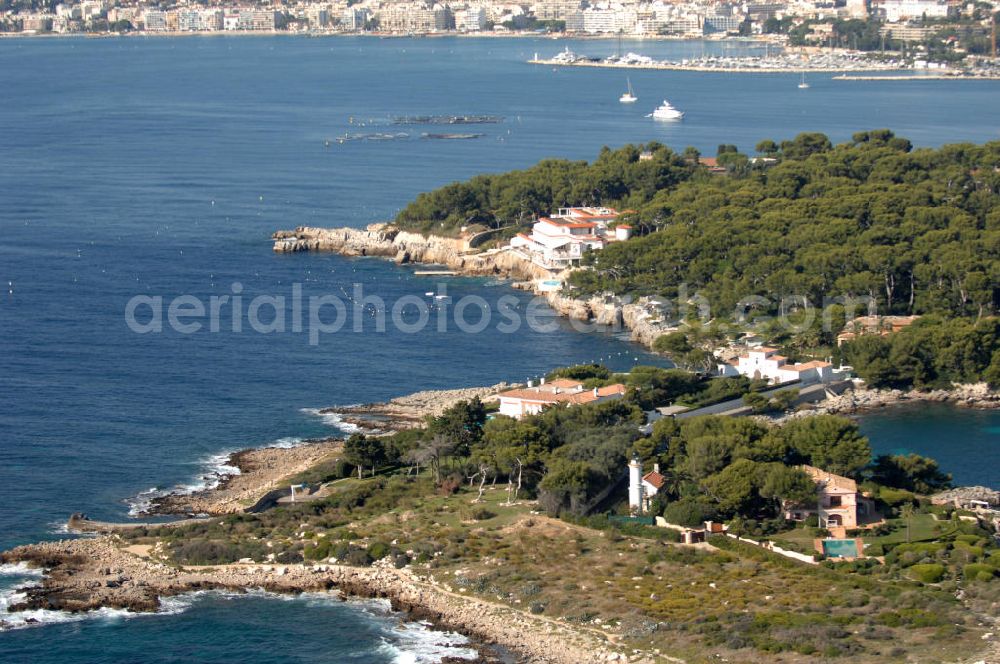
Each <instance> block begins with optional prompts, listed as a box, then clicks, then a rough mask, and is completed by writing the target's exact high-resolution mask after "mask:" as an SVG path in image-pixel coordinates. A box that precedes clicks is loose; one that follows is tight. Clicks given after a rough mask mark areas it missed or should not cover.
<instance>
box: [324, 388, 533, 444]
mask: <svg viewBox="0 0 1000 664" xmlns="http://www.w3.org/2000/svg"><path fill="white" fill-rule="evenodd" d="M512 387H514V386H513V385H510V384H508V383H497V384H496V385H491V386H489V387H463V388H458V389H454V390H424V391H422V392H415V393H413V394H408V395H406V396H403V397H396V398H395V399H391V400H389V401H387V402H384V403H369V404H362V405H360V406H332V407H330V408H323V409H322V410H320V413H322V414H326V415H337V416H339V417H340V418H341V421H342V422H345V423H347V424H353V425H354V426H357V427H360V428H361V429H364V430H365V431H370V432H373V433H378V432H386V431H400V430H402V429H410V428H413V427H414V426H420V425H421V424H423V422H424V420H425V419H426V418H427V416H432V417H436V416H438V415H440V414H441V413H443V412H444V411H445V410H447V409H448V408H450V407H451V406H453V405H455V404H457V403H458V402H460V401H471V400H472V399H475V398H479V399H481V400H482V401H496V400H497V394H498V393H500V392H503V391H504V390H509V389H511V388H512Z"/></svg>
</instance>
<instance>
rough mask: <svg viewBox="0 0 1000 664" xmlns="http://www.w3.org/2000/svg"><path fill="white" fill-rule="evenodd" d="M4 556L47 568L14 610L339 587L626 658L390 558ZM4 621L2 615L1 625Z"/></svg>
mask: <svg viewBox="0 0 1000 664" xmlns="http://www.w3.org/2000/svg"><path fill="white" fill-rule="evenodd" d="M0 563H3V564H12V565H17V564H27V565H28V566H30V567H32V568H35V569H44V570H45V571H44V574H43V576H42V578H41V579H40V582H38V581H37V580H36V584H33V585H29V586H26V587H25V588H22V589H21V591H20V593H19V594H18V598H17V599H16V601H15V602H14V603H13V604H12V605H11V606H10V607H9V608H8V610H9V611H10V612H13V613H15V614H16V613H19V612H26V611H27V612H31V611H38V610H48V611H53V610H54V611H66V612H72V613H77V614H78V613H82V612H91V611H104V610H107V609H124V610H127V611H132V612H151V611H157V610H158V609H160V607H161V598H165V597H171V596H176V595H181V594H184V593H190V592H194V591H202V590H228V591H236V592H245V591H250V590H255V589H263V590H266V591H269V592H276V593H295V594H298V593H302V592H317V591H332V590H335V591H338V592H339V593H340V594H341V596H344V597H346V596H355V597H378V598H386V599H388V600H389V601H390V602H391V604H392V608H393V609H395V610H398V611H405V612H407V613H408V614H410V615H411V616H413V617H415V618H417V619H423V620H429V621H431V622H432V623H433V624H435V625H436V626H437V627H439V628H443V629H447V630H452V631H456V632H460V633H462V634H466V635H469V636H472V637H475V638H478V639H482V640H483V641H485V642H487V643H493V644H497V645H499V646H502V647H504V648H507V649H509V650H510V651H512V652H515V653H518V654H519V655H520V656H522V658H523V661H528V662H551V663H552V664H578V663H579V662H597V661H615V660H621V661H626V659H627V657H626V655H624V654H621V653H619V652H617V651H616V649H615V648H614V647H613V644H611V643H610V642H609V641H607V640H606V638H605V637H604V635H603V633H601V632H599V631H597V630H594V629H588V628H577V627H570V626H568V625H566V624H564V623H560V622H556V621H554V620H552V619H548V618H544V617H540V616H534V615H531V614H529V613H527V612H524V611H520V610H517V609H514V608H511V607H508V606H505V605H502V604H497V603H493V602H488V601H485V600H480V599H474V598H469V597H465V596H462V595H460V594H458V593H454V592H451V591H450V590H447V589H446V588H443V587H441V586H440V585H439V584H437V583H435V582H434V581H432V580H429V579H427V578H424V577H421V576H420V575H418V574H417V573H415V572H414V571H412V570H410V569H407V568H404V569H396V568H395V567H393V566H392V565H391V564H376V565H373V566H372V567H349V566H343V565H333V564H316V565H302V564H298V565H260V564H246V565H244V564H232V565H214V566H212V567H195V566H186V567H178V566H174V565H168V564H165V563H163V562H160V561H159V560H158V559H157V551H156V549H155V548H151V547H150V546H130V547H125V546H124V544H123V542H122V541H121V540H120V539H119V538H117V537H116V536H114V535H105V536H101V537H97V538H93V539H80V540H64V541H58V542H44V543H40V544H30V545H25V546H20V547H17V548H15V549H12V550H10V551H6V552H4V553H2V554H0ZM2 621H3V618H2V617H0V629H2V628H3V627H4V623H3V622H2ZM7 626H8V627H10V626H11V624H8V625H7ZM481 661H492V660H486V659H483V660H481ZM633 661H634V660H633Z"/></svg>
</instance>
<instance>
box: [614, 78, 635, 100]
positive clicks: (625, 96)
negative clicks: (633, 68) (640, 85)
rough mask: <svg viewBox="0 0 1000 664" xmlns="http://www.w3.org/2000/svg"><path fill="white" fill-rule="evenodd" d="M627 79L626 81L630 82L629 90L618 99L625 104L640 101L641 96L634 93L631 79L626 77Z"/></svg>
mask: <svg viewBox="0 0 1000 664" xmlns="http://www.w3.org/2000/svg"><path fill="white" fill-rule="evenodd" d="M625 81H626V83H628V90H627V91H626V92H625V94H623V95H622V96H621V97H619V98H618V101H620V102H621V103H623V104H634V103H635V102H637V101H639V98H638V97H636V96H635V94H633V93H632V81H631V79H629V78H626V79H625Z"/></svg>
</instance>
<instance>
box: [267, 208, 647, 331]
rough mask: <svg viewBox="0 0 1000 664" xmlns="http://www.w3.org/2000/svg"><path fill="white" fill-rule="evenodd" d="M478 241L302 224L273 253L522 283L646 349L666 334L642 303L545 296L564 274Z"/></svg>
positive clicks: (566, 312)
mask: <svg viewBox="0 0 1000 664" xmlns="http://www.w3.org/2000/svg"><path fill="white" fill-rule="evenodd" d="M474 237H475V236H472V237H459V238H451V237H442V236H437V235H428V236H424V235H420V234H419V233H411V232H407V231H403V230H400V229H399V228H397V227H395V226H393V225H391V224H371V225H370V226H368V227H367V228H365V229H358V228H315V227H307V226H300V227H298V228H296V229H294V230H285V231H277V232H275V233H274V234H273V235H272V239H273V240H274V251H275V252H278V253H294V252H300V251H328V252H332V253H336V254H340V255H342V256H377V257H382V258H387V259H391V260H393V261H395V262H396V263H399V264H406V263H426V264H432V265H445V266H447V268H448V269H449V270H454V271H455V272H458V273H460V274H463V275H468V276H496V277H502V278H510V279H515V280H521V281H520V283H518V284H515V286H516V287H518V288H520V289H522V290H530V291H532V292H535V293H537V294H539V295H542V296H544V297H545V299H546V300H547V301H548V303H549V305H550V306H551V307H552V308H553V309H554V310H555V311H556V312H558V313H559V314H560V315H563V316H566V317H567V318H570V319H572V320H578V321H591V322H594V323H597V324H599V325H606V326H609V327H612V328H617V329H621V328H624V329H627V330H629V332H630V334H631V338H632V340H633V341H635V342H636V343H639V344H642V345H643V346H645V347H647V348H651V347H652V345H653V341H655V340H656V338H657V337H658V336H660V335H661V334H663V333H664V330H663V328H662V327H661V326H660V325H659V324H658V322H657V321H656V319H655V318H654V317H652V316H651V315H650V313H649V311H648V310H647V308H646V306H644V304H643V303H642V302H639V303H622V302H620V301H618V300H617V299H615V298H603V297H591V298H588V299H576V298H572V297H567V296H565V295H563V294H561V293H558V292H551V291H549V292H541V291H540V290H539V289H538V283H537V282H538V280H542V279H556V280H559V279H560V278H562V277H564V276H565V273H561V274H557V273H553V272H551V271H550V270H548V269H546V268H544V267H541V266H540V265H537V264H535V263H533V262H532V261H531V260H529V259H528V258H526V257H525V256H524V255H523V254H520V253H518V252H515V251H512V250H510V249H509V248H500V249H491V250H487V251H481V252H480V251H478V250H476V249H474V248H472V247H471V244H473V242H474V240H473V238H474Z"/></svg>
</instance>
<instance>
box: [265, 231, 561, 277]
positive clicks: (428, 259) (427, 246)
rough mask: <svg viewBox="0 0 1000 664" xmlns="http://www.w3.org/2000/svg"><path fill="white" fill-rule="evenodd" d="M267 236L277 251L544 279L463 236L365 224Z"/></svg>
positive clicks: (529, 266) (516, 258)
mask: <svg viewBox="0 0 1000 664" xmlns="http://www.w3.org/2000/svg"><path fill="white" fill-rule="evenodd" d="M271 237H272V239H273V240H274V251H276V252H278V253H295V252H299V251H329V252H333V253H337V254H341V255H343V256H378V257H381V258H389V259H392V260H393V261H395V262H396V263H398V264H400V265H403V264H406V263H428V264H432V265H445V266H447V267H448V269H449V270H454V271H456V272H461V273H462V274H466V275H469V276H496V277H502V278H513V279H535V278H540V277H545V276H549V271H548V270H546V269H545V268H542V267H540V266H538V265H535V264H534V263H532V262H531V261H529V260H526V259H524V258H523V257H522V256H520V255H518V254H514V253H512V252H510V251H505V250H489V251H478V250H477V249H475V248H474V247H472V246H471V245H472V241H471V240H470V239H469V238H450V237H442V236H438V235H430V236H426V237H425V236H423V235H421V234H419V233H411V232H408V231H403V230H400V229H398V228H396V227H395V226H393V225H391V224H371V225H369V226H368V227H367V228H365V229H360V228H314V227H309V226H299V227H298V228H296V229H295V230H290V231H277V232H275V233H274V234H273V235H272V236H271Z"/></svg>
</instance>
